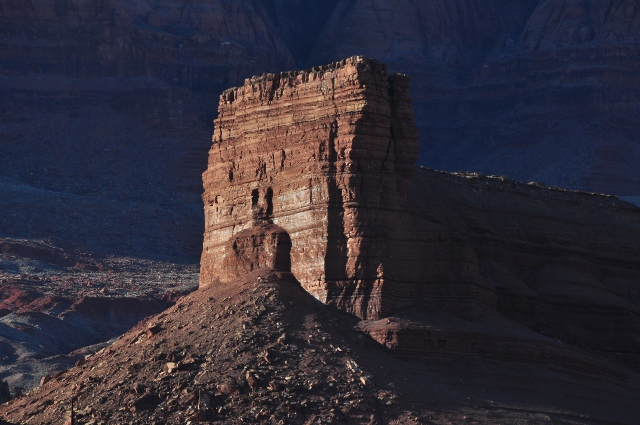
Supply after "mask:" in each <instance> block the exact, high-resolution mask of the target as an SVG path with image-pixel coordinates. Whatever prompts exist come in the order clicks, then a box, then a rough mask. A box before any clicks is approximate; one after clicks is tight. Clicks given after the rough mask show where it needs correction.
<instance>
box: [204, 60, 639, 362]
mask: <svg viewBox="0 0 640 425" xmlns="http://www.w3.org/2000/svg"><path fill="white" fill-rule="evenodd" d="M407 83H408V81H407V79H406V77H404V76H394V77H388V76H387V74H386V69H385V68H384V67H383V66H382V65H380V64H379V63H377V62H375V61H372V60H367V59H362V58H360V57H354V58H351V59H348V60H345V61H343V62H340V63H336V64H333V65H330V66H328V67H319V68H317V69H315V70H313V71H309V72H301V73H284V74H279V75H266V76H263V77H256V78H253V79H250V80H247V81H246V83H245V85H244V86H243V87H241V88H237V89H231V90H228V91H226V92H225V93H224V94H223V95H222V97H221V100H220V109H219V118H218V119H217V120H216V128H215V133H214V138H213V146H212V148H211V151H210V156H209V168H208V170H207V171H206V172H205V173H204V175H203V178H204V187H205V193H204V195H203V199H204V201H205V219H206V228H205V242H204V249H203V255H202V262H201V276H200V285H201V287H206V286H208V285H211V284H225V283H226V282H229V281H231V280H233V279H236V278H237V277H238V276H240V275H242V273H246V272H248V271H251V270H254V269H258V268H269V267H273V263H274V259H275V258H276V256H275V254H273V253H274V252H277V245H278V243H277V237H276V233H268V232H265V230H264V227H261V226H264V223H273V224H274V225H277V226H279V229H278V231H277V235H284V234H288V237H289V238H290V240H291V272H292V273H293V274H294V275H295V276H296V278H297V279H298V280H299V281H300V282H301V283H302V285H303V287H304V288H305V289H306V290H307V291H309V292H310V293H312V294H313V295H314V296H315V297H316V298H319V299H320V300H322V301H323V302H325V303H327V304H331V305H335V306H338V307H339V308H341V309H344V310H346V311H348V312H351V313H354V314H356V315H357V316H359V317H360V318H363V319H371V320H376V319H381V318H383V317H385V316H388V315H394V314H396V312H398V311H399V309H402V308H404V307H408V306H415V307H416V308H418V309H423V310H424V311H432V310H434V309H435V310H436V311H444V312H446V313H447V314H450V315H453V316H457V317H459V318H462V319H464V320H467V321H470V322H471V323H476V322H477V325H474V326H479V327H480V328H482V325H481V323H482V322H483V321H484V320H486V317H487V315H490V314H494V313H493V312H498V313H500V314H503V315H505V316H507V317H509V318H510V319H513V320H515V321H517V322H519V323H520V325H519V326H524V328H522V329H520V330H519V331H518V332H521V333H522V335H524V336H522V337H521V338H520V339H517V341H520V342H514V344H515V346H518V347H520V348H519V349H521V350H524V351H526V350H528V349H525V348H523V347H525V346H529V347H536V346H538V345H539V344H537V343H536V340H537V338H538V336H537V333H542V334H544V335H546V336H547V337H553V338H556V339H560V340H562V341H567V342H569V343H570V344H571V345H573V346H578V347H580V348H582V349H585V350H587V351H588V352H591V353H595V354H598V355H604V356H605V357H608V358H611V359H613V358H615V359H616V360H618V361H621V362H622V363H624V364H626V365H628V366H630V367H633V368H636V369H637V368H638V365H639V364H640V363H639V361H640V360H639V359H640V343H639V342H638V340H637V335H638V334H640V316H639V314H638V313H639V312H640V309H639V307H640V306H639V299H638V296H637V285H638V282H639V281H640V271H639V270H640V260H639V259H638V257H637V252H640V242H639V240H640V238H639V237H638V232H639V229H640V215H639V214H638V210H637V209H636V208H635V207H633V206H631V205H629V204H626V203H624V202H622V201H619V200H618V199H617V198H615V197H611V196H609V197H607V196H601V195H593V194H587V193H580V192H570V191H563V190H559V189H548V188H544V187H540V186H539V185H534V184H529V185H527V184H522V183H518V182H514V181H510V180H507V179H504V178H491V179H488V178H484V177H482V176H479V175H474V174H470V175H460V176H456V175H447V174H444V173H438V172H433V171H429V170H421V171H419V172H418V173H417V174H416V175H415V176H414V177H413V179H412V187H411V189H409V186H408V185H409V179H410V177H411V171H412V170H411V167H410V165H411V161H413V160H415V158H416V150H415V148H416V133H415V127H414V125H413V123H412V121H411V117H412V112H411V106H410V105H411V104H410V102H409V100H408V97H407V90H408V85H407ZM269 234H270V235H271V236H268V235H269ZM287 247H288V245H287ZM587 312H589V313H587ZM588 315H591V316H590V317H591V318H587V317H588ZM623 318H624V319H623ZM421 320H422V319H421ZM596 322H597V323H598V325H596V324H595V323H596ZM621 322H624V323H625V325H623V326H621V325H619V323H621ZM411 326H413V325H411ZM498 327H499V326H498ZM490 328H491V327H490V326H489V327H488V328H486V329H485V330H484V331H481V332H480V334H481V335H482V336H480V339H482V338H489V339H492V340H496V338H497V340H499V341H503V342H500V343H496V344H493V345H492V344H485V345H486V347H487V348H486V350H487V353H492V354H491V355H496V356H499V355H505V356H506V357H514V356H513V355H507V354H504V353H505V352H508V351H510V350H511V349H509V348H508V347H509V346H510V344H511V343H510V342H507V341H508V340H510V339H512V338H513V337H509V338H507V339H506V340H502V339H501V338H502V337H497V336H496V335H493V332H494V331H492V330H489V329H490ZM415 329H418V330H419V329H425V328H424V327H420V326H417V327H415ZM474 329H476V328H474ZM376 332H377V331H372V332H370V333H371V334H372V335H374V338H376V339H378V340H379V341H380V342H381V343H383V341H386V340H388V339H389V338H392V339H393V337H388V336H384V337H382V336H380V335H378V334H376ZM443 332H445V334H446V332H448V331H447V330H446V329H445V331H443ZM473 332H475V331H473ZM418 333H419V332H418ZM376 335H378V336H376ZM385 335H386V334H385ZM411 335H412V336H411V337H409V338H406V339H403V341H404V342H402V343H401V345H403V344H404V345H406V344H411V343H412V342H413V341H415V343H416V344H417V345H418V346H421V344H422V342H419V341H420V338H419V337H417V334H413V333H412V334H411ZM459 335H460V334H458V336H457V337H453V339H454V340H455V339H456V338H462V339H464V338H463V337H461V336H459ZM634 335H635V336H634ZM425 338H427V339H429V338H430V337H428V336H427V335H425ZM443 338H445V339H446V338H448V337H443ZM401 339H402V338H401ZM524 340H527V341H528V342H526V343H524V342H522V341H524ZM465 344H466V343H460V344H459V343H457V342H454V343H453V346H454V347H459V348H448V349H445V350H444V352H451V351H454V352H455V351H456V350H457V351H458V352H459V353H460V354H462V353H465V352H467V351H468V349H470V348H469V347H467V346H466V345H465ZM471 345H473V344H471ZM465 347H467V348H465ZM489 347H493V348H489ZM540 347H542V345H540ZM604 347H606V348H604ZM402 349H409V347H404V348H400V350H402ZM416 350H417V351H418V352H419V351H420V350H423V351H424V350H427V349H426V348H423V349H417V348H416ZM540 350H541V351H540V352H539V353H538V354H539V355H540V356H543V357H544V356H547V355H546V354H544V350H543V349H542V348H540ZM554 350H555V351H554V353H555V354H553V355H548V356H547V357H549V356H550V357H553V358H555V359H557V361H558V362H560V363H562V360H561V359H562V358H563V356H564V355H563V354H559V353H560V351H562V350H560V349H556V348H554ZM558 350H560V351H558ZM427 351H428V350H427ZM427 351H425V355H428V353H427ZM511 351H514V350H511ZM613 353H620V354H613ZM538 354H536V355H538ZM414 356H417V354H415V353H414ZM516 357H517V356H516ZM565 357H566V356H565ZM554 361H555V360H554ZM576 361H577V360H576Z"/></svg>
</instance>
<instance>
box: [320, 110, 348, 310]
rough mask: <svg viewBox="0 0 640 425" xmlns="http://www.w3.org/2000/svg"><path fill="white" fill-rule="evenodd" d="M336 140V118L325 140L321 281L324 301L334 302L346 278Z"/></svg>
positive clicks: (342, 199)
mask: <svg viewBox="0 0 640 425" xmlns="http://www.w3.org/2000/svg"><path fill="white" fill-rule="evenodd" d="M337 137H338V121H337V119H335V120H334V121H333V122H332V123H331V126H330V130H329V137H328V145H329V146H328V150H329V152H328V153H329V155H328V157H329V158H328V159H329V170H328V174H327V183H328V195H329V200H328V204H329V205H328V211H327V248H326V254H325V259H324V269H325V270H324V278H325V282H326V284H327V300H330V299H333V298H335V297H337V296H338V294H339V293H340V292H341V289H340V288H339V282H340V281H341V280H344V279H345V278H346V276H345V269H346V265H347V262H346V253H347V236H346V235H345V233H344V213H345V209H344V198H343V196H342V190H341V189H340V187H339V186H338V182H337V178H336V177H337V166H336V162H337V161H338V152H337V149H336V138H337Z"/></svg>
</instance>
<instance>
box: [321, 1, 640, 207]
mask: <svg viewBox="0 0 640 425" xmlns="http://www.w3.org/2000/svg"><path fill="white" fill-rule="evenodd" d="M637 9H638V6H637V4H636V2H635V1H630V0H627V1H613V0H599V1H591V2H587V1H569V2H565V1H512V2H489V1H480V0H478V1H464V0H457V1H434V2H419V1H394V0H386V1H378V2H372V1H365V0H361V1H346V0H345V1H341V2H339V3H338V5H337V6H336V9H335V10H334V13H333V14H332V16H331V18H330V20H329V21H328V23H327V24H326V26H325V29H324V31H323V33H322V35H321V36H320V37H319V39H318V43H317V44H316V47H315V48H314V50H313V53H312V55H311V58H310V62H317V63H322V62H326V61H330V60H336V59H338V58H340V57H344V56H348V55H351V54H362V55H365V56H369V57H373V58H377V59H380V60H382V61H384V62H386V63H388V64H389V68H390V70H392V71H400V72H404V73H407V74H409V75H411V77H412V94H411V97H412V99H413V101H414V107H415V110H416V123H417V125H418V128H419V133H420V144H421V153H420V163H421V164H423V165H428V166H430V167H433V168H437V169H443V170H449V171H457V170H473V171H478V172H482V173H487V174H504V175H508V176H510V177H514V178H517V179H522V180H537V181H543V182H545V183H547V184H551V185H558V186H563V187H569V188H576V189H584V190H592V191H599V192H606V193H615V194H620V195H633V194H636V193H638V192H640V181H639V180H638V178H637V176H636V173H635V172H634V171H633V169H634V168H635V167H636V164H637V163H638V161H639V160H640V145H639V144H638V138H637V135H636V134H637V130H636V128H637V125H638V123H637V120H636V118H635V117H636V116H637V114H638V109H637V108H638V106H637V105H638V99H639V97H640V95H639V93H638V91H637V90H636V88H635V84H634V82H633V81H635V79H637V76H638V67H637V63H638V61H637V58H638V45H637V39H638V36H639V30H638V10H637Z"/></svg>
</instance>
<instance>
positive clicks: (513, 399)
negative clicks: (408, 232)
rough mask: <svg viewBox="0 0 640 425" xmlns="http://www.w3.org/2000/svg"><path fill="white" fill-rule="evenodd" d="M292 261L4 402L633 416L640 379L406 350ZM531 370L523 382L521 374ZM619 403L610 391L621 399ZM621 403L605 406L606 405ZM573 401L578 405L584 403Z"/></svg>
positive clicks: (174, 310) (115, 416)
mask: <svg viewBox="0 0 640 425" xmlns="http://www.w3.org/2000/svg"><path fill="white" fill-rule="evenodd" d="M357 322H358V320H357V319H356V318H354V317H352V316H349V315H346V314H344V313H341V312H338V311H336V310H334V309H332V308H330V307H326V306H324V305H322V304H321V303H319V302H317V301H316V300H315V299H313V298H312V297H311V296H309V295H308V294H307V293H306V292H305V291H304V290H303V289H302V288H301V287H300V285H299V283H298V282H297V281H295V279H293V278H292V276H291V275H290V274H287V273H279V272H266V271H262V272H254V273H251V274H249V275H246V276H244V277H243V278H241V279H239V280H236V281H234V282H232V283H230V284H227V285H212V286H209V287H207V288H204V289H200V290H198V291H196V292H194V293H192V294H190V295H188V296H186V297H184V298H182V299H181V300H180V301H179V302H178V303H177V304H176V305H175V306H173V307H171V308H170V309H168V310H167V311H165V312H163V313H161V314H159V315H157V316H154V317H152V318H150V319H149V320H148V321H146V322H144V323H140V324H139V325H137V326H136V327H134V328H133V329H132V330H131V331H129V332H128V333H127V334H125V335H124V336H123V337H122V338H120V339H119V340H118V341H117V342H116V343H114V344H113V345H111V346H109V347H108V348H105V349H103V350H101V351H99V352H98V353H96V354H95V355H93V356H90V357H88V358H87V359H86V360H85V361H81V362H80V363H79V364H78V365H77V366H76V367H75V368H73V369H71V370H69V371H67V372H66V373H62V374H60V375H59V376H56V377H54V378H52V379H51V380H49V381H48V382H46V383H45V384H43V385H42V386H40V387H39V388H37V389H35V390H33V391H31V392H30V393H28V394H26V395H25V396H23V397H20V398H17V399H15V400H13V401H11V402H10V403H8V404H5V405H3V406H2V407H1V408H0V415H2V417H4V418H6V419H7V420H9V421H11V423H16V424H17V423H26V422H28V423H30V424H51V423H54V424H55V423H64V422H65V421H66V420H68V419H69V418H70V414H71V402H72V400H74V408H73V411H74V419H75V421H76V422H75V423H82V424H112V423H129V424H178V423H180V424H184V423H189V422H191V423H198V422H200V423H220V424H222V423H224V424H239V423H264V424H271V423H273V424H296V423H300V424H303V423H304V424H306V423H308V424H311V423H350V424H353V423H367V424H369V423H371V424H379V423H388V424H431V423H433V424H445V423H452V422H453V423H461V422H464V423H536V424H538V423H585V424H588V423H595V422H597V421H606V423H632V421H633V420H634V419H633V418H634V417H636V416H634V415H635V413H637V410H635V409H637V405H638V401H639V399H638V394H640V392H639V391H638V390H639V389H640V380H639V379H638V376H637V375H636V374H634V373H632V372H631V373H629V374H628V375H627V376H626V382H622V381H620V382H616V381H615V380H601V381H597V380H593V379H590V378H588V377H581V376H580V375H578V374H572V373H570V372H568V371H563V370H562V369H558V368H557V367H551V368H548V369H547V368H545V367H542V366H525V365H519V364H517V363H516V362H511V363H505V362H501V361H492V360H491V359H486V358H485V359H483V358H481V357H470V356H469V357H463V356H459V355H455V356H454V355H452V356H451V358H450V359H447V360H442V359H439V360H438V359H435V358H434V359H433V360H431V361H424V362H405V361H401V360H398V359H396V358H394V357H392V356H390V355H389V354H387V353H386V352H385V351H384V350H383V349H382V348H380V346H379V345H378V344H377V343H376V342H374V341H373V340H371V339H370V338H368V337H366V336H365V335H364V334H362V333H360V332H359V331H357V329H356V325H357ZM525 382H526V385H524V383H525ZM614 403H615V404H614ZM607 405H609V406H611V405H615V406H617V408H616V409H615V411H609V413H608V414H607V417H604V416H602V415H603V414H602V413H598V412H603V411H605V409H604V407H605V406H607ZM576 412H580V413H579V414H578V413H576Z"/></svg>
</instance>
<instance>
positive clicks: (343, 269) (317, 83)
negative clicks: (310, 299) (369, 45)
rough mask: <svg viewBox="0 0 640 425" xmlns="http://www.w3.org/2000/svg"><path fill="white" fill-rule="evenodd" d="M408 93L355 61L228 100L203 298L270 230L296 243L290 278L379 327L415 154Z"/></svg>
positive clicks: (213, 162) (223, 108) (254, 83)
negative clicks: (258, 232)
mask: <svg viewBox="0 0 640 425" xmlns="http://www.w3.org/2000/svg"><path fill="white" fill-rule="evenodd" d="M408 82H409V81H408V78H407V77H406V76H402V75H397V76H393V77H391V78H389V77H388V75H387V71H386V68H385V67H384V66H383V65H382V64H380V63H378V62H375V61H369V60H365V59H362V58H360V57H353V58H350V59H347V60H345V61H343V62H340V63H336V64H333V65H330V66H328V67H321V68H318V69H316V70H313V71H310V72H294V73H283V74H277V75H266V76H264V77H261V78H257V79H251V80H247V81H246V83H245V85H244V86H243V87H240V88H238V89H232V90H227V91H226V92H225V93H224V94H223V95H222V97H221V103H220V109H219V111H218V113H219V116H218V118H217V120H216V128H215V133H214V138H213V142H214V144H213V147H212V149H211V151H210V154H209V168H208V170H207V171H206V172H205V173H204V186H205V194H204V195H203V198H204V201H205V220H206V224H205V242H204V251H203V256H202V260H201V278H200V282H201V286H207V285H209V284H211V283H212V282H213V281H214V280H215V279H219V280H220V281H221V282H225V281H228V280H230V279H232V278H234V277H236V276H235V274H234V273H235V272H234V270H233V269H229V268H226V267H224V265H225V264H228V260H227V257H228V256H230V255H233V252H234V251H233V250H230V249H229V248H228V247H229V242H228V241H230V240H232V239H233V238H234V237H235V234H236V233H237V232H239V231H240V230H244V229H249V228H251V227H252V226H254V225H255V224H256V223H259V222H262V221H268V222H272V223H274V224H275V225H278V226H280V227H282V228H283V229H285V230H286V232H288V233H289V236H290V238H291V243H292V247H291V271H292V272H293V273H294V274H295V275H296V277H297V279H299V280H300V281H301V282H302V284H303V286H304V287H305V288H306V289H307V290H308V291H309V292H311V293H312V294H314V295H315V296H316V297H317V298H319V299H321V300H323V301H325V302H330V303H336V302H338V303H342V302H343V301H340V300H343V299H344V298H348V299H350V301H348V302H347V304H348V306H347V305H345V308H346V309H347V310H349V311H353V312H357V313H358V314H359V315H360V316H361V317H364V316H372V315H373V316H377V315H379V314H380V313H381V309H382V306H381V304H380V302H381V300H382V297H381V295H380V294H381V291H383V290H384V289H383V286H384V282H385V279H387V273H389V271H388V270H386V269H387V268H389V267H391V266H390V265H389V264H388V263H389V259H388V250H389V249H390V248H391V247H390V246H388V245H387V244H388V243H389V242H388V241H390V240H393V236H392V233H393V232H394V231H395V224H396V223H395V222H394V221H395V220H396V218H397V217H398V216H405V217H406V215H407V208H406V194H407V191H408V189H409V178H410V176H411V171H412V165H413V162H414V161H415V160H416V158H417V153H418V144H417V140H416V131H415V126H414V125H413V123H412V111H411V104H410V102H409V100H408V98H407V92H408V88H409V87H408ZM354 285H355V286H356V287H357V288H358V289H355V287H354ZM340 294H343V295H340ZM367 300H368V301H367ZM344 301H346V300H344Z"/></svg>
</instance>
